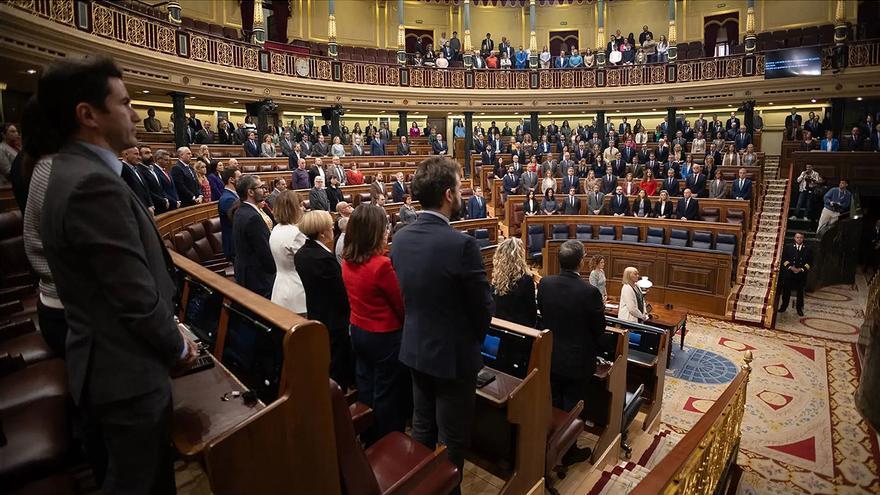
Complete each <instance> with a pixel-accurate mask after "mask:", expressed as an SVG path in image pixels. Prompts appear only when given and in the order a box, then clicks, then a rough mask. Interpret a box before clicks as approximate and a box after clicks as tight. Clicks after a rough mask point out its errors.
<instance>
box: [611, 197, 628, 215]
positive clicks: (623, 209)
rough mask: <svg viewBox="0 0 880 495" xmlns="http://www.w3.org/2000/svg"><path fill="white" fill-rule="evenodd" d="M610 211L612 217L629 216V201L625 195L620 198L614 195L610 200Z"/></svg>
mask: <svg viewBox="0 0 880 495" xmlns="http://www.w3.org/2000/svg"><path fill="white" fill-rule="evenodd" d="M608 210H609V211H610V212H611V214H612V215H629V199H627V198H626V196H625V195H623V194H621V195H620V196H619V197H618V196H617V195H616V194H612V195H611V199H609V200H608Z"/></svg>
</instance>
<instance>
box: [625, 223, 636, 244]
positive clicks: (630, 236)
mask: <svg viewBox="0 0 880 495" xmlns="http://www.w3.org/2000/svg"><path fill="white" fill-rule="evenodd" d="M621 239H622V240H624V241H629V242H639V228H638V227H636V226H634V225H626V226H624V227H623V235H622V236H621Z"/></svg>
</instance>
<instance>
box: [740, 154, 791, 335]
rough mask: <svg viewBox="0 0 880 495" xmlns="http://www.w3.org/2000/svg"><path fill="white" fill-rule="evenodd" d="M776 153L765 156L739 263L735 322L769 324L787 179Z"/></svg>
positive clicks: (785, 207)
mask: <svg viewBox="0 0 880 495" xmlns="http://www.w3.org/2000/svg"><path fill="white" fill-rule="evenodd" d="M778 167H779V157H778V156H772V157H771V156H768V157H766V158H765V164H764V178H765V179H764V184H763V188H762V191H763V194H762V197H761V198H759V201H758V210H757V214H756V217H755V218H756V221H755V224H754V226H753V230H752V231H751V232H750V233H749V235H748V236H747V239H746V252H745V255H744V257H743V262H742V263H740V272H739V273H738V277H737V282H738V283H737V285H736V286H734V288H733V294H734V297H733V308H732V313H731V317H732V318H733V320H734V321H738V322H742V323H751V324H759V325H769V324H770V322H769V321H765V319H766V318H765V315H766V313H767V308H768V306H769V305H770V304H773V301H771V300H770V297H769V295H770V285H771V281H772V278H773V263H774V261H775V260H776V257H777V255H778V253H777V249H778V246H779V235H780V229H781V227H782V220H783V215H786V214H787V213H788V207H787V206H788V205H784V204H783V202H784V201H785V192H786V188H787V187H788V180H787V179H777V178H776V177H777V174H778Z"/></svg>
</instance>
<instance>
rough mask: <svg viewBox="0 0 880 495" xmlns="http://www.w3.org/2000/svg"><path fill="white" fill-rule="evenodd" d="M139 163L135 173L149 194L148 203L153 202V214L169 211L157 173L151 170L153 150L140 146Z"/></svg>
mask: <svg viewBox="0 0 880 495" xmlns="http://www.w3.org/2000/svg"><path fill="white" fill-rule="evenodd" d="M139 153H140V161H139V162H138V165H137V172H138V175H140V177H141V179H142V180H143V181H144V184H145V185H146V186H147V190H148V191H149V193H150V201H152V202H153V208H154V210H153V213H154V214H156V215H159V214H161V213H165V212H166V211H168V210H170V209H171V202H170V201H169V200H168V198H166V197H165V191H163V190H162V183H161V182H160V181H159V173H161V172H159V173H157V172H156V171H155V170H154V169H153V150H152V149H150V147H149V146H141V148H140V150H139Z"/></svg>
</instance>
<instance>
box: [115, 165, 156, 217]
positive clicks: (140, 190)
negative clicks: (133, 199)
mask: <svg viewBox="0 0 880 495" xmlns="http://www.w3.org/2000/svg"><path fill="white" fill-rule="evenodd" d="M122 180H123V181H125V183H126V184H128V187H130V188H131V190H132V192H134V195H135V196H137V198H138V199H139V200H141V204H143V205H144V207H145V208H149V207H151V206H153V199H152V198H151V197H150V189H149V188H148V187H147V184H146V182H144V179H143V178H142V177H141V176H140V174H139V173H137V170H136V169H133V168H132V167H130V166H129V165H128V164H127V163H125V162H122Z"/></svg>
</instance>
